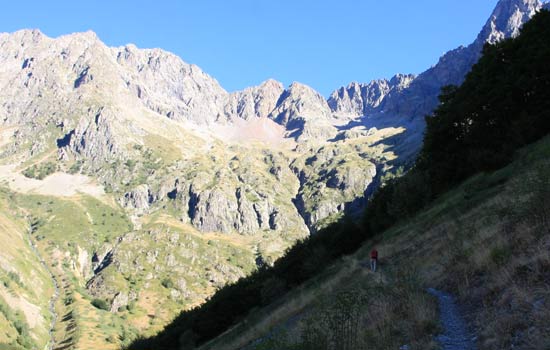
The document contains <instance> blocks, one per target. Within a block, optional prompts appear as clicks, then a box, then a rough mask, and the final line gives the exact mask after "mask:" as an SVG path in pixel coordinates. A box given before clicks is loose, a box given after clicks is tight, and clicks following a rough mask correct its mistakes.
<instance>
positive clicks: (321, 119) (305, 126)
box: [269, 82, 336, 141]
mask: <svg viewBox="0 0 550 350" xmlns="http://www.w3.org/2000/svg"><path fill="white" fill-rule="evenodd" d="M269 118H271V119H273V120H274V121H275V122H277V123H279V124H281V125H284V126H285V127H286V129H287V130H289V132H290V134H289V136H290V137H294V138H295V139H296V140H298V141H305V140H309V139H314V138H325V139H326V138H329V137H330V136H331V135H333V134H335V131H336V130H335V129H334V128H333V127H332V124H333V122H334V118H333V116H332V113H331V111H330V108H329V106H328V103H327V101H326V100H325V99H324V98H323V96H321V95H320V94H319V93H318V92H317V91H315V90H313V89H312V88H310V87H309V86H307V85H304V84H300V83H296V82H295V83H292V85H290V87H289V88H288V89H286V90H285V91H284V92H283V93H282V95H281V96H280V97H279V101H278V102H277V107H276V108H275V109H274V110H273V111H272V112H271V113H270V115H269Z"/></svg>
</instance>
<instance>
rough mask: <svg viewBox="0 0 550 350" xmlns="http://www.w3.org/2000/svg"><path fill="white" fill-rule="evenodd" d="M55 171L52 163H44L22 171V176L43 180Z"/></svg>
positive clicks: (55, 167) (55, 166)
mask: <svg viewBox="0 0 550 350" xmlns="http://www.w3.org/2000/svg"><path fill="white" fill-rule="evenodd" d="M56 171H57V165H56V164H55V163H54V162H46V163H41V164H33V165H31V166H30V167H28V168H27V169H25V170H24V171H23V175H25V176H26V177H28V178H31V179H37V180H43V179H45V178H46V177H47V176H48V175H51V174H53V173H55V172H56Z"/></svg>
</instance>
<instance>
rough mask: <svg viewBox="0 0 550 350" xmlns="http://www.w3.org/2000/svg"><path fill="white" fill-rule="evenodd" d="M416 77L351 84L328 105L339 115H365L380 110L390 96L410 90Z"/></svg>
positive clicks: (332, 95)
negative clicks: (393, 93)
mask: <svg viewBox="0 0 550 350" xmlns="http://www.w3.org/2000/svg"><path fill="white" fill-rule="evenodd" d="M415 77H416V76H415V75H413V74H397V75H395V76H393V77H392V78H391V79H390V80H387V79H377V80H373V81H371V82H370V83H367V84H360V83H358V82H351V83H350V84H349V85H348V86H346V87H341V88H340V89H338V90H336V91H334V92H333V93H332V94H331V95H330V97H329V99H328V104H329V106H330V109H331V110H332V111H333V112H335V113H337V114H343V115H350V116H360V115H365V114H368V113H370V112H372V111H373V110H374V109H375V108H378V107H379V106H380V105H381V103H382V102H383V101H384V99H385V98H386V96H387V95H388V94H390V93H392V92H393V91H401V90H403V89H405V88H408V87H409V85H410V84H411V83H412V81H413V80H414V78H415Z"/></svg>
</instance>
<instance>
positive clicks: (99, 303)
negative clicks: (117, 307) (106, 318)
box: [92, 299, 110, 311]
mask: <svg viewBox="0 0 550 350" xmlns="http://www.w3.org/2000/svg"><path fill="white" fill-rule="evenodd" d="M92 305H93V306H95V307H96V308H98V309H101V310H105V311H109V309H110V308H109V303H107V301H106V300H105V299H94V300H92Z"/></svg>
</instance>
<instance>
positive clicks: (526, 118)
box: [130, 11, 550, 349]
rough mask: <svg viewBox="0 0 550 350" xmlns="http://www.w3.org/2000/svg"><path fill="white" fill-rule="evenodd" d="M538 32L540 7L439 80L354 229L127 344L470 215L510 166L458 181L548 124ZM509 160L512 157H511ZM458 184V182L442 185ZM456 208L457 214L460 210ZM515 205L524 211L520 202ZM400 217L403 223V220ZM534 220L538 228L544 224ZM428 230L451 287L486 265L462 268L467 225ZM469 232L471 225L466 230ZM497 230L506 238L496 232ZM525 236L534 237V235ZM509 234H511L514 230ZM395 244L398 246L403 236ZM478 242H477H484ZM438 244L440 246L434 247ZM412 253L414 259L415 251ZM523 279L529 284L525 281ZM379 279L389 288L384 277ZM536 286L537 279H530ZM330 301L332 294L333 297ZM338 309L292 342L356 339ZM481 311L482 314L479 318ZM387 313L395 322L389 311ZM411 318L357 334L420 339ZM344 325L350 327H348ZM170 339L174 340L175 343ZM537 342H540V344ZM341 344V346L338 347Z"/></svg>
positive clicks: (342, 227) (275, 293) (185, 326)
mask: <svg viewBox="0 0 550 350" xmlns="http://www.w3.org/2000/svg"><path fill="white" fill-rule="evenodd" d="M548 37H550V13H549V12H546V11H542V12H541V13H539V14H538V15H536V16H535V17H534V18H533V20H532V21H531V22H529V23H528V24H526V25H525V26H524V29H523V31H522V34H521V35H520V36H519V37H518V38H516V39H513V40H507V41H504V42H503V43H501V44H497V45H496V46H487V47H486V48H485V49H484V56H483V58H482V59H481V60H480V62H479V63H478V64H477V65H476V66H474V68H473V70H472V72H471V73H470V74H469V75H468V76H467V78H466V80H465V82H464V85H462V87H458V88H454V87H453V88H446V89H445V90H444V91H443V94H442V96H441V105H440V107H439V108H438V109H437V110H436V112H435V113H434V114H435V117H433V118H431V117H430V118H428V127H427V131H426V139H425V145H424V148H423V149H422V152H421V154H420V157H419V159H418V161H417V163H416V164H415V166H414V167H413V168H412V170H410V171H409V172H408V173H407V174H406V175H404V176H403V177H401V178H399V179H394V180H390V181H389V182H388V184H386V185H385V186H384V187H382V188H381V189H380V190H379V191H378V192H377V193H376V194H375V195H374V197H373V199H372V201H371V202H370V204H369V205H368V207H367V210H366V215H365V218H364V220H363V222H362V224H363V227H358V226H357V225H356V224H355V223H353V222H351V221H349V219H346V218H344V219H343V220H341V221H339V222H337V223H334V224H332V225H330V226H328V227H327V228H325V229H323V230H320V231H319V232H318V233H317V234H315V235H314V236H312V237H310V238H309V239H307V240H304V241H302V242H299V243H298V244H297V245H296V246H294V247H293V248H292V249H290V250H288V251H287V252H286V254H285V256H284V257H283V258H282V259H280V260H278V261H277V262H275V264H274V266H273V267H270V268H263V269H261V270H259V271H257V272H255V273H253V274H252V275H250V276H249V277H247V278H244V279H241V280H239V281H238V282H237V283H235V284H232V285H228V286H226V287H224V288H222V289H221V290H219V291H218V292H217V293H216V294H215V295H214V296H213V297H212V298H211V299H210V300H208V301H207V302H206V303H205V304H203V305H202V306H200V307H197V308H195V309H193V310H189V311H184V312H182V313H181V314H180V315H179V316H178V317H177V318H176V319H175V320H174V322H173V323H171V324H170V325H168V326H167V327H166V328H165V329H164V331H162V332H161V333H159V334H158V335H157V336H156V337H153V338H149V339H140V340H138V341H136V342H134V343H133V344H132V345H131V346H130V349H147V348H155V349H175V348H178V347H179V346H180V345H186V346H187V345H189V343H194V344H198V345H201V344H205V343H206V342H207V341H209V340H211V339H214V338H215V337H217V336H219V335H220V334H222V333H223V332H226V331H227V330H228V329H230V328H232V327H235V325H237V324H238V323H239V322H241V321H244V320H246V319H247V316H248V315H249V314H250V313H251V310H254V309H256V308H265V307H268V306H269V305H271V304H272V303H276V302H277V301H279V300H280V298H284V296H285V294H286V293H289V292H290V293H292V290H294V289H296V288H298V287H299V286H301V285H302V284H304V283H305V282H307V281H308V280H311V279H312V278H314V277H315V276H318V275H319V274H320V273H322V272H324V271H326V270H327V269H328V268H330V266H331V265H332V264H333V263H334V262H335V261H338V259H340V258H341V257H342V256H344V255H348V254H351V253H353V252H355V251H356V250H357V248H359V247H361V244H362V243H363V242H364V241H365V240H366V239H368V238H372V237H377V238H380V237H382V235H383V238H384V240H387V239H390V238H392V237H393V239H399V236H400V235H402V236H407V237H406V239H407V240H408V241H410V240H412V239H422V234H421V232H423V230H424V231H426V230H427V229H428V228H429V226H428V224H427V223H426V221H425V220H428V218H429V219H430V221H429V224H430V225H431V224H433V223H434V221H435V220H434V218H438V217H441V216H451V217H455V215H454V214H457V213H456V212H458V214H461V215H466V213H467V214H469V215H472V214H471V213H470V212H469V210H470V209H471V208H472V205H473V204H474V203H475V204H478V205H482V204H483V202H482V201H481V199H483V197H490V196H495V194H496V193H498V192H499V191H501V190H502V189H503V188H504V187H503V186H505V185H506V184H507V181H509V180H510V173H506V171H508V172H509V171H512V170H516V173H517V168H516V167H517V164H515V166H510V167H509V168H508V169H503V171H504V173H502V172H496V173H494V174H483V173H482V174H481V175H478V177H477V179H476V177H474V178H472V179H470V180H469V181H467V182H466V183H464V184H462V185H461V183H462V182H463V181H465V180H467V178H468V177H470V176H473V175H475V174H478V173H480V172H488V171H494V170H496V169H498V168H500V167H502V166H505V165H507V164H508V163H509V162H510V161H511V160H513V157H514V155H516V157H518V155H517V153H516V151H517V149H518V148H520V147H522V146H525V145H526V144H529V143H532V142H534V141H536V140H537V139H540V138H541V137H543V136H545V135H547V134H548V133H549V132H550V124H549V123H550V116H549V115H548V113H549V111H550V108H549V107H550V106H549V103H550V100H548V87H549V86H550V70H548V62H549V61H550V42H548V39H547V38H548ZM518 81H521V84H518V83H517V82H518ZM548 143H549V140H548V139H546V140H545V141H544V142H543V143H542V144H543V146H542V148H543V150H544V149H548ZM501 147H502V148H501ZM534 147H535V149H536V150H538V149H539V148H538V147H541V146H540V145H538V147H536V146H534ZM536 153H538V157H539V158H538V160H539V164H541V167H542V169H546V170H543V171H541V173H540V174H539V175H536V176H535V179H536V180H535V183H542V184H545V185H546V189H545V185H542V186H541V189H540V190H541V191H542V194H540V193H539V192H540V191H530V192H528V193H532V197H530V200H529V201H526V202H527V203H526V204H525V205H526V206H527V207H530V206H534V205H533V204H529V203H531V202H532V201H535V203H538V204H541V202H540V200H542V203H543V204H544V203H546V204H545V205H544V206H543V208H542V209H539V210H537V213H536V214H529V217H530V218H531V220H530V221H529V224H530V225H533V224H534V223H537V222H538V224H537V225H547V223H548V220H549V219H548V213H549V212H550V210H548V202H547V201H546V202H544V200H543V198H544V196H547V194H548V190H547V188H548V179H549V177H548V176H547V175H548V174H547V173H548V152H546V153H544V151H542V152H536ZM519 156H521V154H520V155H519ZM541 158H542V160H541ZM517 162H518V163H520V162H521V161H520V160H517ZM540 176H542V177H540ZM537 181H538V182H537ZM459 185H461V186H463V187H462V188H461V189H459V190H455V191H451V190H452V189H454V188H456V187H457V186H459ZM468 186H473V187H471V188H470V189H469V191H466V190H464V189H463V188H464V187H466V189H468ZM476 187H477V189H476ZM449 191H450V192H449ZM480 193H482V195H480ZM533 198H534V199H533ZM546 198H548V197H546ZM455 204H456V206H455ZM485 205H488V204H485ZM508 207H509V206H504V207H502V208H501V210H506V208H508ZM423 208H427V210H426V211H424V212H422V211H421V210H422V209H423ZM462 208H463V209H464V212H461V211H460V210H461V209H462ZM521 209H523V208H521ZM518 211H519V212H520V213H523V214H525V212H524V211H523V210H518ZM491 212H493V213H494V214H492V215H490V216H488V217H487V218H485V217H484V216H481V219H480V220H482V219H483V220H485V221H487V220H489V219H490V220H493V221H494V222H492V223H491V224H493V225H494V223H495V222H499V220H502V218H503V217H506V215H507V214H508V213H507V212H499V211H496V212H494V211H491ZM407 220H409V221H407ZM537 220H538V221H537ZM448 221H449V222H451V223H455V224H456V221H457V220H455V222H453V221H452V219H451V218H450V217H449V218H448ZM465 222H468V221H467V218H466V217H462V221H461V223H462V224H464V223H465ZM404 223H408V224H409V225H407V226H403V224H404ZM512 224H513V225H514V226H513V230H512V231H513V232H514V234H515V233H516V232H520V231H519V229H518V227H517V226H518V225H519V223H518V222H514V223H512ZM542 227H543V228H546V229H547V227H548V226H542ZM415 228H419V229H418V230H416V229H415ZM438 230H439V231H438ZM438 230H435V229H434V230H432V231H431V234H432V236H431V238H432V239H434V240H437V239H439V240H443V239H446V238H447V236H446V235H448V233H447V232H452V233H453V236H452V237H450V238H448V242H449V244H451V246H452V248H453V249H448V250H449V251H451V253H448V254H447V257H448V259H450V262H449V264H448V265H446V269H448V271H447V272H448V273H449V275H450V276H453V278H454V280H453V283H456V284H457V285H456V288H457V289H461V288H464V287H460V286H459V285H458V283H462V284H464V285H465V286H466V288H467V286H469V285H471V284H472V279H474V278H475V276H476V275H475V273H479V272H486V270H482V268H481V266H483V265H482V264H478V265H476V267H475V269H477V270H474V271H472V269H470V268H468V267H467V266H464V264H467V262H468V260H469V258H471V256H472V252H471V250H470V249H471V247H469V246H468V245H467V244H466V240H465V237H466V238H467V234H468V231H469V230H468V229H464V228H463V227H460V228H459V229H456V228H454V227H452V226H451V228H450V229H447V230H445V229H444V228H438ZM534 230H539V226H535V228H534ZM407 231H409V232H413V233H414V236H410V233H408V232H407ZM470 231H474V230H473V228H471V229H470ZM384 232H385V233H384ZM541 232H544V231H541ZM546 232H547V231H546ZM438 235H439V236H438ZM503 236H505V237H506V235H504V234H503ZM512 236H513V235H512ZM533 237H535V238H536V234H534V236H533ZM535 238H533V240H532V241H530V242H529V244H530V245H529V246H532V245H533V244H534V243H533V242H536V239H535ZM403 239H405V238H403ZM515 239H519V238H518V237H515ZM477 243H481V242H477ZM401 244H402V247H403V246H406V244H405V243H404V242H402V243H401ZM485 244H487V243H486V242H485ZM524 244H525V243H524ZM442 248H443V247H440V249H442ZM388 249H391V248H389V247H388ZM407 249H411V248H406V249H403V251H405V252H406V251H407ZM490 251H491V252H492V253H491V254H490V258H489V259H491V260H492V261H493V263H494V264H495V265H497V266H498V265H502V263H503V261H506V259H508V258H509V257H510V252H509V251H508V250H507V248H502V247H497V248H495V247H492V250H490ZM401 258H402V259H403V261H402V262H403V263H404V262H405V261H406V258H404V257H403V256H402V257H401ZM417 258H418V257H417ZM479 259H480V261H483V262H485V261H486V260H485V257H480V258H479ZM420 261H421V262H422V260H421V259H420ZM515 264H516V265H517V266H518V267H521V266H525V267H526V266H528V265H526V264H520V263H519V262H515ZM539 264H540V273H538V276H542V273H543V272H542V271H544V269H546V268H548V266H550V265H548V260H547V257H546V255H544V254H543V253H542V252H541V253H540V263H539ZM507 280H508V279H507ZM495 283H497V282H495ZM533 284H534V285H535V284H536V283H534V282H533ZM389 285H390V286H397V285H396V284H391V283H390V284H389ZM536 285H540V283H538V284H536ZM274 286H275V288H274ZM396 288H397V287H396ZM397 290H399V289H397ZM262 291H263V292H262ZM395 293H396V294H395V295H394V297H395V298H398V300H399V298H401V299H403V300H412V299H413V298H410V299H407V297H404V296H403V295H401V294H400V292H399V291H396V292H395ZM410 294H411V295H420V296H422V293H421V292H419V286H416V287H414V288H412V289H411V292H410ZM354 298H355V297H354ZM357 298H359V297H357ZM357 298H355V299H354V301H353V304H354V305H361V302H360V300H359V301H358V299H357ZM359 299H362V297H361V298H359ZM336 300H337V301H338V297H337V299H336ZM331 301H332V300H331ZM348 306H349V305H348ZM402 308H403V306H399V305H398V306H395V309H393V308H388V309H387V310H386V311H387V312H388V314H389V315H392V317H393V315H401V316H402V317H403V318H405V319H413V315H412V313H411V312H410V311H405V312H402ZM346 310H348V312H346ZM400 310H401V311H400ZM339 313H343V315H344V317H345V318H346V319H347V320H350V322H351V323H352V324H353V323H356V322H357V318H355V316H354V315H352V314H351V313H350V312H349V308H347V306H346V305H342V307H341V308H339V309H337V310H332V311H330V310H329V311H328V315H329V316H328V319H327V318H324V320H322V321H320V323H321V324H320V326H319V327H318V328H317V330H315V329H313V330H311V332H312V333H310V334H313V335H314V336H313V337H309V338H308V336H306V337H305V339H304V342H305V343H303V344H301V345H300V344H299V345H300V346H303V347H302V348H303V349H306V348H311V346H314V348H319V349H324V348H327V347H326V346H325V345H326V342H325V343H323V339H324V340H326V341H334V339H333V340H330V339H329V338H330V337H333V336H334V337H335V339H336V341H337V342H347V341H350V342H358V341H362V340H365V339H363V338H361V339H359V338H357V337H356V336H355V335H353V334H356V333H353V332H351V331H349V332H348V331H343V332H348V333H342V332H341V331H339V330H335V331H333V329H334V328H335V327H334V324H333V319H332V318H333V317H336V316H338V314H339ZM432 316H433V315H432ZM486 316H487V315H485V314H484V317H486ZM547 319H548V318H544V317H543V316H541V318H540V323H541V324H544V323H543V321H544V320H547ZM390 320H394V321H395V319H392V318H390ZM323 322H324V324H323ZM537 322H539V320H537ZM412 323H413V324H414V325H416V326H415V327H413V328H412V330H410V331H406V334H399V333H398V334H395V333H396V332H399V329H402V328H403V327H399V328H392V326H391V325H389V326H387V327H381V328H379V329H384V330H385V331H387V333H384V332H382V331H378V335H376V334H374V333H373V334H370V333H368V332H367V333H366V334H364V336H365V337H366V339H368V340H369V341H370V342H372V343H374V344H377V345H378V346H379V347H382V346H388V344H391V345H394V346H393V348H395V346H398V345H399V344H397V343H396V344H394V343H392V340H391V339H397V340H406V339H414V338H411V337H412V335H414V334H415V332H417V336H420V337H429V336H430V334H432V333H433V332H435V330H436V329H437V325H436V324H435V323H434V321H433V317H426V318H425V319H419V320H416V321H414V322H412ZM310 324H311V325H312V327H313V328H315V327H317V326H316V324H319V323H318V322H317V323H316V322H311V323H310ZM407 324H409V323H407ZM331 325H332V326H331ZM522 326H525V325H524V324H517V325H516V324H514V325H513V327H511V328H513V329H514V330H518V329H522V328H521V327H522ZM495 327H501V325H500V324H497V325H495ZM502 327H504V325H502ZM327 329H330V331H329V330H327ZM347 329H353V327H351V328H347ZM404 329H407V327H405V328H404ZM524 329H526V328H524ZM308 332H309V331H308ZM499 332H500V333H499ZM494 333H495V334H497V335H499V334H500V335H502V334H505V333H504V332H503V330H502V329H497V330H495V331H494ZM306 334H307V332H306ZM350 334H351V335H350ZM321 335H322V336H321ZM323 336H325V338H323ZM326 337H329V338H326ZM507 337H510V335H507ZM311 339H315V341H316V343H315V344H312V343H311V342H310V340H311ZM542 339H543V340H542V343H539V345H540V344H543V343H544V341H546V340H547V339H548V338H547V337H546V338H542ZM180 341H181V343H179V342H180ZM378 341H380V342H378ZM308 342H309V343H308ZM178 343H179V344H178ZM353 344H356V343H353ZM499 345H502V346H501V347H500V348H504V347H509V344H499ZM547 345H548V343H546V346H547ZM275 348H276V347H275ZM344 348H349V347H347V345H346V347H344ZM421 348H426V347H421ZM535 348H536V347H535ZM539 348H540V347H539Z"/></svg>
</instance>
